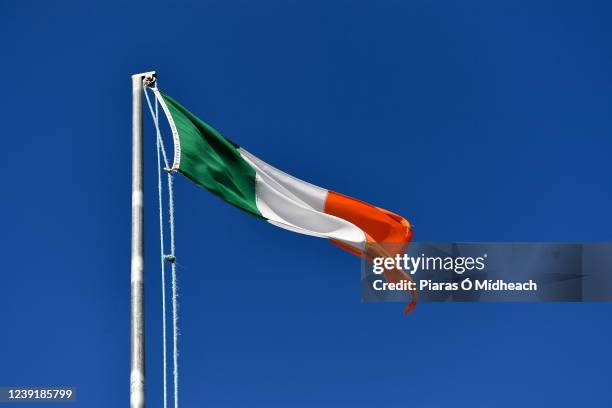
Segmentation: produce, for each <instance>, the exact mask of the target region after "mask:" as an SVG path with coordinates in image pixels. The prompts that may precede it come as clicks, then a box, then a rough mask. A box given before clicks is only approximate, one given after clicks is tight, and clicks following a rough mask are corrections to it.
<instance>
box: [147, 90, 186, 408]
mask: <svg viewBox="0 0 612 408" xmlns="http://www.w3.org/2000/svg"><path fill="white" fill-rule="evenodd" d="M144 94H145V97H146V99H147V105H148V106H149V111H150V112H151V116H152V117H153V123H154V125H155V133H156V146H157V192H158V194H157V195H158V201H159V240H160V242H159V246H160V252H161V256H160V258H161V279H162V315H163V316H162V332H163V360H164V364H163V370H164V374H163V377H164V408H167V407H168V381H167V370H168V368H167V337H168V336H167V329H166V267H165V265H166V261H168V262H170V266H171V279H172V287H171V289H172V375H173V383H174V393H173V396H174V408H178V286H177V278H176V257H175V241H174V183H173V182H174V179H173V177H174V176H173V173H172V172H170V171H168V172H167V181H168V218H169V227H170V253H169V254H166V253H165V251H164V224H163V211H162V207H163V197H162V192H163V188H162V176H161V173H162V167H161V161H162V159H163V162H164V166H165V167H164V170H166V169H169V168H170V166H169V165H168V156H167V155H166V149H165V146H164V141H163V139H162V137H161V131H160V129H159V102H158V100H157V97H156V98H155V109H153V106H152V104H151V100H150V98H149V95H148V93H147V90H146V87H145V88H144Z"/></svg>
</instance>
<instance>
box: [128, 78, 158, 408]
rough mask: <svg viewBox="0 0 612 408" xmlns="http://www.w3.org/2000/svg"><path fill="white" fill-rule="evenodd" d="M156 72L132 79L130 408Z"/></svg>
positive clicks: (135, 384) (135, 396) (139, 360)
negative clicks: (146, 134)
mask: <svg viewBox="0 0 612 408" xmlns="http://www.w3.org/2000/svg"><path fill="white" fill-rule="evenodd" d="M153 77H155V72H153V71H152V72H144V73H141V74H134V75H132V266H131V291H132V292H131V324H130V325H131V333H130V343H131V358H130V408H144V406H145V342H144V336H145V332H144V222H143V221H144V195H143V163H142V86H143V81H144V80H145V78H153Z"/></svg>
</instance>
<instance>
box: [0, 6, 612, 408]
mask: <svg viewBox="0 0 612 408" xmlns="http://www.w3.org/2000/svg"><path fill="white" fill-rule="evenodd" d="M258 3H259V4H257V5H255V2H248V1H241V2H233V1H194V2H156V1H150V2H147V3H144V2H109V1H105V2H101V1H100V2H71V1H61V2H52V1H44V2H43V1H37V2H31V1H23V2H2V4H1V5H0V44H1V48H0V53H1V54H0V56H1V57H0V61H1V62H0V73H1V76H0V77H1V78H2V99H1V102H0V104H1V106H2V118H3V119H2V135H3V136H2V151H3V153H4V154H3V158H2V160H0V170H1V173H2V174H3V193H2V196H1V197H2V199H1V200H0V214H2V215H1V216H0V231H2V236H1V238H0V246H1V248H2V253H3V255H2V283H1V284H0V310H1V311H2V312H1V314H0V316H1V317H2V330H1V332H0V385H6V386H8V385H73V386H75V387H77V389H78V398H79V402H77V403H75V404H74V405H73V406H74V407H87V408H96V407H104V408H108V407H121V406H127V403H128V393H129V264H130V262H129V233H130V228H129V227H130V148H131V146H130V109H131V107H130V104H131V99H130V97H131V96H130V75H131V74H132V73H134V72H139V71H144V70H150V69H156V70H157V71H158V72H159V74H160V87H162V88H163V89H165V90H166V92H168V93H169V94H170V95H172V96H174V97H175V98H176V99H178V100H179V101H181V102H182V103H183V104H185V105H186V106H188V107H190V109H192V110H193V111H194V112H196V113H197V114H198V115H200V116H201V117H202V118H203V119H205V120H207V121H208V122H210V123H211V124H213V125H214V126H216V127H217V128H218V129H219V130H221V131H222V132H223V133H225V134H226V135H227V136H229V137H230V138H232V139H233V140H235V141H236V142H237V143H239V144H241V145H243V146H245V147H246V148H247V149H249V150H250V151H252V152H253V153H255V154H257V155H258V156H260V157H261V158H263V159H265V160H267V161H269V162H270V163H272V164H274V165H276V166H277V167H279V168H281V169H284V170H287V171H289V172H290V173H293V174H295V175H297V176H299V177H301V178H303V179H306V180H309V181H311V182H314V183H316V184H318V185H321V186H325V187H328V188H332V189H334V190H336V191H340V192H343V193H346V194H349V195H352V196H356V197H359V198H361V199H364V200H367V201H369V202H372V203H374V204H377V205H380V206H382V207H385V208H388V209H390V210H393V211H395V212H398V213H400V214H403V215H404V216H406V217H407V218H408V219H410V220H411V221H412V222H413V223H414V225H415V226H416V236H415V239H417V240H420V241H606V240H607V241H610V240H612V232H611V228H610V227H611V226H612V215H611V214H612V213H611V212H610V209H611V208H612V184H611V183H610V175H611V174H612V160H610V156H611V151H612V135H611V132H612V118H611V115H610V112H611V108H612V106H611V96H612V79H611V76H610V73H611V72H612V53H610V42H611V40H612V26H611V25H610V17H611V16H612V10H611V6H610V3H609V2H608V1H583V2H564V1H561V2H559V1H504V0H502V1H495V2H491V1H473V2H459V1H457V2H452V1H441V2H430V1H420V0H418V1H410V2H408V1H393V2H392V1H384V2H376V3H377V4H376V5H375V6H374V5H373V3H374V2H370V3H371V4H370V5H367V4H366V3H365V2H352V1H334V2H330V1H320V2H319V1H310V2H297V1H283V2H272V1H266V2H258ZM147 125H148V126H147V130H148V133H147V137H148V139H147V145H146V160H147V162H146V177H147V180H146V188H147V191H146V197H145V199H146V203H147V206H148V208H147V213H146V217H147V219H146V228H147V246H146V250H147V271H146V275H147V285H146V295H147V304H146V310H147V326H146V329H147V334H148V339H147V365H148V366H147V375H148V398H149V406H150V407H160V406H161V388H160V385H161V345H160V332H161V329H160V320H159V317H160V293H159V287H160V284H159V265H158V258H157V253H158V247H157V236H156V229H157V224H156V195H155V194H156V193H155V168H154V153H155V152H154V145H153V138H152V137H153V134H152V133H151V127H150V125H149V123H148V122H147ZM176 201H177V208H178V213H177V241H178V262H179V264H180V269H179V273H180V286H181V288H180V290H181V298H180V304H181V321H180V327H181V338H180V339H181V344H180V347H181V357H180V362H181V378H182V383H181V389H182V394H181V400H182V402H183V406H185V407H240V408H242V407H266V408H273V407H283V408H284V407H308V408H310V407H333V408H337V407H351V408H353V407H372V406H377V407H449V406H454V407H491V406H497V407H517V406H529V407H545V406H555V407H576V406H588V407H609V406H611V405H612V391H611V388H610V380H611V378H610V377H611V374H610V373H611V371H610V363H612V351H611V348H610V341H611V340H612V323H611V320H610V312H612V305H610V304H420V305H419V306H418V308H417V311H416V313H415V314H414V315H413V316H410V317H409V318H404V317H403V316H402V308H403V306H402V305H400V304H362V303H360V300H359V260H358V259H357V258H356V257H354V256H351V255H349V254H347V253H345V252H343V251H341V250H338V249H337V248H336V247H334V246H332V245H329V243H327V242H325V241H324V240H318V239H314V238H310V237H304V236H298V235H295V234H292V233H289V232H287V231H283V230H280V229H277V228H274V227H272V226H270V225H267V224H266V223H264V222H261V221H259V220H257V219H254V218H252V217H250V216H248V215H247V214H244V213H242V212H239V211H238V210H236V209H235V208H233V207H231V206H228V205H227V204H225V203H222V202H221V201H220V200H218V199H217V198H216V197H214V196H212V195H210V194H208V193H207V192H205V191H203V190H200V189H198V188H197V187H195V186H194V185H191V184H190V183H189V182H188V181H187V180H184V179H179V180H178V181H177V197H176ZM25 406H26V405H24V407H25Z"/></svg>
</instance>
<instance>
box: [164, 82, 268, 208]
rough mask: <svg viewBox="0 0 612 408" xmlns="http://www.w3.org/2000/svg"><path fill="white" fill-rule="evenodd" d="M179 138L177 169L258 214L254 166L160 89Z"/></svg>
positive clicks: (229, 142) (234, 203)
mask: <svg viewBox="0 0 612 408" xmlns="http://www.w3.org/2000/svg"><path fill="white" fill-rule="evenodd" d="M160 94H161V96H162V97H163V99H164V101H165V102H166V105H167V106H168V110H169V111H170V115H171V116H172V119H173V120H174V123H175V125H176V129H177V131H178V137H179V140H180V148H181V149H180V155H181V157H180V165H179V169H178V170H179V171H180V172H181V173H182V174H183V175H185V176H186V177H187V178H189V179H190V180H192V181H193V182H194V183H196V184H198V185H200V186H201V187H204V188H205V189H207V190H208V191H210V192H211V193H213V194H216V195H217V196H219V197H221V198H222V199H223V200H225V201H227V202H228V203H230V204H233V205H235V206H236V207H238V208H240V209H242V210H245V211H247V212H250V213H252V214H254V215H256V216H259V217H261V216H262V215H261V213H260V212H259V210H258V209H257V204H256V200H255V170H253V168H252V167H251V166H250V165H249V164H248V163H247V162H246V161H245V160H244V159H243V158H242V156H241V155H240V153H239V152H238V147H239V146H238V145H236V144H235V143H233V142H232V141H230V140H229V139H227V138H225V137H224V136H223V135H221V134H220V133H219V132H218V131H216V130H215V129H213V128H212V127H211V126H209V125H208V124H206V123H204V122H203V121H202V120H200V119H198V118H197V117H196V116H195V115H194V114H193V113H191V112H189V111H188V110H187V109H186V108H185V107H184V106H182V105H181V104H179V103H178V102H176V101H175V100H174V99H172V98H171V97H169V96H168V95H166V94H165V93H163V92H161V91H160Z"/></svg>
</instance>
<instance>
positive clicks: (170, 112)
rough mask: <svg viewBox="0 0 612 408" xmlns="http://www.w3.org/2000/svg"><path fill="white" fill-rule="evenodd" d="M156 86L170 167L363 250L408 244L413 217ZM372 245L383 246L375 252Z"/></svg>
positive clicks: (232, 198) (234, 200)
mask: <svg viewBox="0 0 612 408" xmlns="http://www.w3.org/2000/svg"><path fill="white" fill-rule="evenodd" d="M152 90H153V92H154V93H155V95H156V97H157V99H158V100H159V102H160V104H161V106H162V109H163V110H164V113H165V114H166V117H167V118H168V121H169V123H170V128H171V130H172V135H173V140H174V162H173V164H172V170H174V171H178V172H179V173H181V174H183V175H184V176H186V177H187V178H189V179H190V180H192V181H193V182H194V183H196V184H198V185H199V186H201V187H204V188H205V189H206V190H208V191H210V192H211V193H213V194H215V195H217V196H219V197H220V198H221V199H223V200H225V201H226V202H228V203H230V204H232V205H234V206H236V207H238V208H240V209H241V210H244V211H246V212H248V213H250V214H253V215H255V216H257V217H260V218H263V219H265V220H266V221H268V222H269V223H270V224H274V225H276V226H278V227H281V228H284V229H287V230H290V231H294V232H298V233H300V234H306V235H312V236H315V237H321V238H327V239H329V240H331V241H332V242H333V243H335V244H337V245H339V246H340V247H342V248H344V249H346V250H348V251H350V252H352V253H354V254H357V255H361V256H372V255H373V254H374V253H376V254H380V251H381V250H380V248H381V245H380V244H385V243H392V244H394V245H395V246H397V244H400V245H399V246H400V247H401V246H404V248H405V245H407V243H408V242H409V241H410V240H411V239H412V228H411V226H410V223H409V222H408V221H407V220H406V219H405V218H403V217H401V216H400V215H397V214H394V213H392V212H390V211H387V210H384V209H382V208H379V207H376V206H374V205H371V204H368V203H365V202H363V201H360V200H357V199H355V198H351V197H348V196H345V195H343V194H340V193H336V192H334V191H331V190H327V189H325V188H322V187H318V186H315V185H313V184H310V183H307V182H305V181H302V180H300V179H298V178H296V177H293V176H291V175H289V174H287V173H285V172H283V171H281V170H279V169H277V168H275V167H273V166H271V165H269V164H268V163H266V162H264V161H263V160H261V159H259V158H257V157H256V156H254V155H253V154H251V153H249V152H248V151H247V150H245V149H244V148H242V147H240V146H239V145H237V144H236V143H234V142H233V141H231V140H229V139H228V138H226V137H224V136H223V135H221V133H219V132H218V131H217V130H215V129H213V128H212V127H211V126H210V125H208V124H206V123H205V122H203V121H202V120H200V119H198V118H197V117H196V116H195V115H194V114H193V113H191V112H190V111H188V110H187V109H186V108H185V107H183V106H182V105H180V104H179V103H178V102H176V101H175V100H174V99H172V98H171V97H169V96H168V95H166V94H165V93H163V92H161V91H159V89H157V88H152ZM402 244H403V245H402ZM372 248H378V249H379V250H378V252H377V251H376V250H375V251H374V252H372V251H371V249H372ZM387 252H388V251H387ZM386 255H389V254H388V253H387V254H386ZM391 255H392V254H391ZM385 277H386V279H387V280H391V281H397V280H399V279H409V278H408V276H407V275H405V274H404V273H400V271H398V272H397V273H396V274H395V275H389V276H385Z"/></svg>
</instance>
